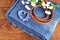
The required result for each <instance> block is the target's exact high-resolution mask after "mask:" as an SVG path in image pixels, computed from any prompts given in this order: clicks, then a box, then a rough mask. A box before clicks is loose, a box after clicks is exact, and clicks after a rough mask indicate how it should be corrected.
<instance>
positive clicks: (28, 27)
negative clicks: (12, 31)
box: [6, 0, 60, 40]
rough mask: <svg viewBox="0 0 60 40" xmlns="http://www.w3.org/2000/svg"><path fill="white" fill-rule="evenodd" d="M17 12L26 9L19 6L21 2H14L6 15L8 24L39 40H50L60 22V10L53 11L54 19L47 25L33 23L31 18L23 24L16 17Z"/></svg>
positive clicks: (17, 0) (18, 0) (19, 0)
mask: <svg viewBox="0 0 60 40" xmlns="http://www.w3.org/2000/svg"><path fill="white" fill-rule="evenodd" d="M19 10H26V9H25V8H24V5H22V4H21V0H15V3H14V4H13V6H12V7H11V8H10V9H9V10H8V12H7V13H6V17H7V19H8V21H9V22H11V23H13V24H14V25H16V26H18V28H20V29H22V30H25V32H27V33H28V34H32V36H35V37H37V38H39V39H41V40H50V37H51V36H52V34H53V32H54V30H55V28H56V25H57V23H58V21H59V20H60V8H56V9H55V10H54V18H53V20H52V21H51V22H50V23H48V24H39V23H37V22H35V21H34V20H33V19H32V18H31V17H30V19H29V20H28V21H25V22H23V21H22V20H21V19H19V17H18V15H17V14H18V11H19ZM37 12H38V11H37ZM38 13H40V12H38ZM37 16H39V14H37ZM40 16H41V15H40Z"/></svg>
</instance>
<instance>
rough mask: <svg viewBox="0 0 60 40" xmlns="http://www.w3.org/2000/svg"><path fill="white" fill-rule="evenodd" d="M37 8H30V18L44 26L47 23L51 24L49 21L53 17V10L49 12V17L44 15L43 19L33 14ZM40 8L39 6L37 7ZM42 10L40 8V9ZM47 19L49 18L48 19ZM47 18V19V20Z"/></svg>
mask: <svg viewBox="0 0 60 40" xmlns="http://www.w3.org/2000/svg"><path fill="white" fill-rule="evenodd" d="M37 7H38V6H36V7H32V9H31V10H30V16H31V17H32V19H33V20H34V21H36V22H38V23H40V24H46V23H49V22H51V20H52V19H53V17H54V12H53V10H50V11H51V15H47V14H45V17H44V18H40V17H38V16H36V13H35V12H34V10H36V8H37ZM39 7H41V6H39ZM41 8H42V7H41ZM44 10H49V9H44ZM48 17H49V18H48ZM47 18H48V19H47Z"/></svg>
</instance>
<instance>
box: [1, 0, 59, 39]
mask: <svg viewBox="0 0 60 40" xmlns="http://www.w3.org/2000/svg"><path fill="white" fill-rule="evenodd" d="M52 1H53V0H52ZM56 1H57V0H55V2H56ZM13 2H14V1H13V0H0V40H38V39H37V38H35V37H32V36H30V35H28V34H26V33H25V32H23V31H22V30H21V29H19V28H17V27H15V26H13V25H12V24H11V23H9V22H8V21H7V19H6V17H5V13H6V12H7V10H8V9H9V8H10V7H11V5H12V3H13ZM57 2H60V1H57ZM51 40H60V22H59V23H58V25H57V27H56V30H55V32H54V34H53V36H52V37H51Z"/></svg>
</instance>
